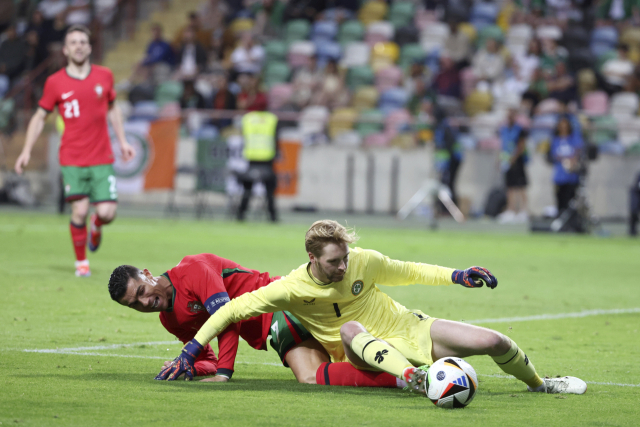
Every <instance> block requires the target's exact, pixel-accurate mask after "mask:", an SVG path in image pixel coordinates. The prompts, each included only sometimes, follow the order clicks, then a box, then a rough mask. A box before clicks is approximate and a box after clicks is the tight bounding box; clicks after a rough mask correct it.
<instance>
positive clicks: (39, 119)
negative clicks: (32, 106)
mask: <svg viewBox="0 0 640 427" xmlns="http://www.w3.org/2000/svg"><path fill="white" fill-rule="evenodd" d="M47 115H49V112H47V110H45V109H44V108H42V107H38V110H36V112H35V114H34V115H33V117H31V120H29V126H28V127H27V137H26V138H25V142H24V148H23V149H22V152H21V153H20V155H19V156H18V159H17V160H16V165H15V167H14V169H15V171H16V173H17V174H18V175H20V174H22V171H23V170H24V167H25V166H27V165H28V164H29V160H30V159H31V150H32V149H33V146H34V145H35V143H36V141H37V140H38V137H39V136H40V134H41V133H42V129H43V128H44V121H45V119H46V118H47Z"/></svg>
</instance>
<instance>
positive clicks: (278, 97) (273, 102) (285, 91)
mask: <svg viewBox="0 0 640 427" xmlns="http://www.w3.org/2000/svg"><path fill="white" fill-rule="evenodd" d="M292 96H293V85H291V84H287V83H278V84H274V85H273V86H271V88H270V89H269V97H268V102H269V110H270V111H278V110H280V109H282V107H284V106H285V105H287V103H288V102H289V100H290V99H291V97H292Z"/></svg>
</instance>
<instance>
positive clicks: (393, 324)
mask: <svg viewBox="0 0 640 427" xmlns="http://www.w3.org/2000/svg"><path fill="white" fill-rule="evenodd" d="M357 240H358V236H357V235H356V234H355V232H349V230H347V229H346V228H345V227H343V226H342V225H340V224H338V223H337V222H335V221H332V220H322V221H316V222H315V223H314V224H313V225H312V226H311V227H310V228H309V230H308V231H307V233H306V235H305V249H306V250H307V253H308V255H309V262H308V263H306V264H303V265H301V266H300V267H299V268H298V269H296V270H294V271H292V272H291V274H289V275H288V276H285V277H283V278H282V279H280V280H277V281H274V282H273V283H271V284H270V285H269V286H266V287H263V288H260V289H258V290H256V291H255V292H251V293H248V294H245V295H242V296H241V297H239V298H237V299H235V300H232V301H231V302H230V303H229V304H227V305H225V306H224V307H222V308H221V309H220V310H218V312H217V313H215V315H213V316H211V318H210V319H209V320H208V321H207V323H205V324H204V326H203V327H202V329H201V330H200V331H199V332H198V333H197V334H196V336H195V337H194V339H193V340H191V341H190V342H188V343H187V344H186V345H185V346H184V348H183V350H182V353H181V354H180V356H178V357H177V358H176V359H175V360H174V364H173V365H172V366H170V367H168V368H165V369H163V370H162V371H161V372H160V374H159V375H158V377H157V378H159V379H169V380H171V379H174V378H175V377H176V376H177V375H180V374H182V373H186V374H187V375H190V370H191V366H192V365H193V359H194V357H196V356H197V355H198V354H199V352H200V351H201V350H202V346H203V345H205V344H206V343H208V342H209V341H210V340H211V339H213V337H215V336H217V335H218V334H219V333H220V332H221V331H222V330H223V329H224V328H225V327H226V326H227V325H228V324H229V323H233V322H238V321H240V320H242V319H246V318H248V317H251V316H256V315H258V314H261V313H269V312H274V311H278V310H288V311H290V312H291V313H292V314H293V315H294V316H296V317H297V318H298V319H299V320H300V322H301V323H302V324H303V325H304V326H305V328H306V329H307V330H309V331H310V332H311V333H312V334H313V336H314V337H315V338H316V339H317V340H318V341H319V342H320V343H321V344H322V346H323V347H324V348H325V350H327V352H328V353H329V355H330V356H331V359H332V360H333V361H335V362H345V361H349V362H350V363H351V364H353V365H354V366H356V367H357V368H359V369H367V370H376V371H383V372H387V373H389V374H391V375H394V376H395V377H397V378H400V379H403V380H405V381H406V382H407V383H409V385H410V386H411V388H412V389H417V390H418V391H421V392H425V386H426V376H427V372H426V370H427V369H426V366H427V365H431V364H432V363H433V362H434V361H435V360H438V359H440V358H442V357H448V356H457V357H467V356H474V355H488V356H491V357H492V358H493V360H494V361H495V362H496V363H497V364H498V366H499V367H500V369H502V370H503V371H504V372H506V373H508V374H511V375H513V376H514V377H516V378H517V379H519V380H521V381H523V382H524V383H525V384H527V386H528V389H529V391H538V392H547V393H574V394H582V393H584V392H585V391H586V389H587V385H586V383H585V382H584V381H582V380H580V379H578V378H575V377H564V378H546V379H544V380H543V379H541V378H540V377H539V376H538V374H537V372H536V370H535V368H534V366H533V363H531V362H530V361H529V359H528V358H527V356H526V355H525V354H524V352H523V351H522V350H520V349H519V348H518V346H517V345H516V343H515V342H514V341H512V340H511V339H509V338H508V337H506V336H505V335H503V334H501V333H499V332H496V331H493V330H491V329H487V328H481V327H478V326H474V325H468V324H465V323H461V322H453V321H449V320H443V319H435V318H433V317H429V316H427V315H426V314H424V313H422V312H420V311H417V310H408V309H407V308H405V307H404V306H402V305H401V304H399V303H397V302H396V301H394V300H393V299H391V297H389V296H388V295H387V294H385V293H383V292H381V291H380V289H379V288H378V287H377V286H376V285H377V284H381V285H389V286H402V285H410V284H418V283H420V284H426V285H450V284H452V283H457V284H460V285H462V286H465V287H467V288H476V287H481V286H483V285H484V284H486V285H487V286H488V287H490V288H492V289H493V288H495V287H496V286H497V285H498V281H497V279H496V278H495V277H494V276H493V274H491V273H490V272H489V271H488V270H487V269H485V268H482V267H471V268H468V269H466V270H454V269H451V268H446V267H439V266H436V265H428V264H422V263H413V262H402V261H396V260H391V259H389V257H386V256H384V255H382V254H381V253H379V252H376V251H373V250H365V249H361V248H354V249H352V250H350V248H349V244H350V243H355V242H356V241H357ZM347 267H348V268H347ZM310 300H313V301H314V304H313V305H309V304H306V301H310ZM420 365H423V366H420ZM416 366H418V367H416Z"/></svg>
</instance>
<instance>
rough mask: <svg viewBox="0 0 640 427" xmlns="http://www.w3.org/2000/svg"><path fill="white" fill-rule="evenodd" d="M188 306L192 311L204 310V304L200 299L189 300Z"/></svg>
mask: <svg viewBox="0 0 640 427" xmlns="http://www.w3.org/2000/svg"><path fill="white" fill-rule="evenodd" d="M187 308H188V309H189V311H190V312H192V313H199V312H201V311H204V306H203V305H202V304H200V302H199V301H189V303H188V304H187Z"/></svg>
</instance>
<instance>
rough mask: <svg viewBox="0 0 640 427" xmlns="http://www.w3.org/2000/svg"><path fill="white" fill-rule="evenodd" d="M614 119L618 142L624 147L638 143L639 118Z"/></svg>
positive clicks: (639, 135) (639, 133) (639, 139)
mask: <svg viewBox="0 0 640 427" xmlns="http://www.w3.org/2000/svg"><path fill="white" fill-rule="evenodd" d="M614 118H615V119H616V122H617V124H618V141H619V142H620V143H621V144H622V145H623V146H624V147H631V146H632V145H635V144H638V143H640V117H621V118H616V117H615V116H614Z"/></svg>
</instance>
